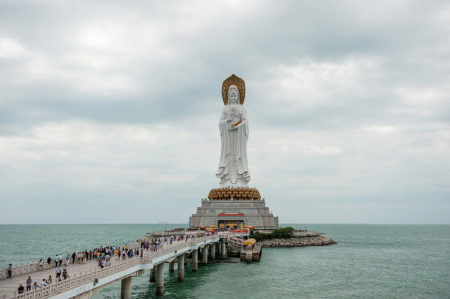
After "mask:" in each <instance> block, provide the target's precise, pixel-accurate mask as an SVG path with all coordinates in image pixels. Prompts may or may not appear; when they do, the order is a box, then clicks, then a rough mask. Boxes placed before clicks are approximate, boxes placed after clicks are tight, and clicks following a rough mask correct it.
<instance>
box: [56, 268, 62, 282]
mask: <svg viewBox="0 0 450 299" xmlns="http://www.w3.org/2000/svg"><path fill="white" fill-rule="evenodd" d="M56 280H57V281H60V280H61V267H58V269H56Z"/></svg>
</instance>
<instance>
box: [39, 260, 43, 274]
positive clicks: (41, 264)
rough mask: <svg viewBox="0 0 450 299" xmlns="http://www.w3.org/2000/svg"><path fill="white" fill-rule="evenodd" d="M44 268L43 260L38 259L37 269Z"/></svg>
mask: <svg viewBox="0 0 450 299" xmlns="http://www.w3.org/2000/svg"><path fill="white" fill-rule="evenodd" d="M43 269H44V260H43V259H40V260H39V271H42V270H43Z"/></svg>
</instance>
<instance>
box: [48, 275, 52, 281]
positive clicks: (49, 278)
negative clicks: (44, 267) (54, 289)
mask: <svg viewBox="0 0 450 299" xmlns="http://www.w3.org/2000/svg"><path fill="white" fill-rule="evenodd" d="M52 282H53V279H52V275H51V274H50V275H49V276H48V283H52Z"/></svg>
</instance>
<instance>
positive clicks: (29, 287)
mask: <svg viewBox="0 0 450 299" xmlns="http://www.w3.org/2000/svg"><path fill="white" fill-rule="evenodd" d="M32 283H33V280H32V279H31V276H28V279H27V292H28V291H31V284H32Z"/></svg>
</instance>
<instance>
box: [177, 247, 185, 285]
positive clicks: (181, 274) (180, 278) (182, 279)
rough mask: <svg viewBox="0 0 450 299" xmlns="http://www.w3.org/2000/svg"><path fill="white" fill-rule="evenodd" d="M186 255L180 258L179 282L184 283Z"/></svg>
mask: <svg viewBox="0 0 450 299" xmlns="http://www.w3.org/2000/svg"><path fill="white" fill-rule="evenodd" d="M184 260H185V257H184V254H182V255H180V256H179V257H178V281H181V282H183V281H184Z"/></svg>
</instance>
